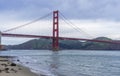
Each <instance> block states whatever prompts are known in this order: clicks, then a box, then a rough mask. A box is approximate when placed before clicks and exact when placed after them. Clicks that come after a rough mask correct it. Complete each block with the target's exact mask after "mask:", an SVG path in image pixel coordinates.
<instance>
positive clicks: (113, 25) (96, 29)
mask: <svg viewBox="0 0 120 76" xmlns="http://www.w3.org/2000/svg"><path fill="white" fill-rule="evenodd" d="M119 9H120V0H0V30H1V31H2V32H3V31H5V30H7V29H9V28H12V27H16V26H19V25H22V24H24V23H27V22H29V21H32V20H34V19H36V18H39V17H41V16H44V15H45V14H48V13H49V12H52V11H54V10H59V11H60V12H61V13H62V14H63V15H64V16H65V17H66V18H67V20H69V21H70V22H72V23H73V24H74V25H75V26H77V27H79V28H80V29H82V30H83V31H84V32H86V33H87V34H89V35H90V36H91V37H92V38H95V37H100V36H105V37H109V38H112V39H119V40H120V30H119V28H120V10H119ZM60 27H61V28H60V32H61V33H60V35H61V36H66V37H71V36H72V37H80V38H90V37H87V36H85V37H84V36H83V34H85V33H84V32H81V33H80V32H78V31H75V30H74V29H72V28H71V27H69V26H68V25H67V24H65V22H64V21H62V20H60ZM75 28H76V27H75ZM61 30H62V31H61ZM8 33H23V34H37V35H52V17H49V18H47V19H44V20H42V21H39V22H36V23H35V24H32V25H29V26H26V27H24V28H20V29H17V30H15V31H10V32H8ZM26 40H28V39H26V38H5V37H2V44H19V43H23V42H25V41H26Z"/></svg>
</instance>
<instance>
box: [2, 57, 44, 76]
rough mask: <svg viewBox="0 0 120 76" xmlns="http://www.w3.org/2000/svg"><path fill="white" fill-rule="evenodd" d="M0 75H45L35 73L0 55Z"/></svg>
mask: <svg viewBox="0 0 120 76" xmlns="http://www.w3.org/2000/svg"><path fill="white" fill-rule="evenodd" d="M0 76H45V75H37V74H35V73H33V72H31V71H30V69H28V68H26V67H23V66H21V65H17V64H15V63H13V62H11V61H9V59H8V57H0Z"/></svg>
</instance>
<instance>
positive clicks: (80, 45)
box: [7, 37, 120, 50]
mask: <svg viewBox="0 0 120 76" xmlns="http://www.w3.org/2000/svg"><path fill="white" fill-rule="evenodd" d="M95 40H108V41H109V40H112V39H109V38H106V37H98V38H95ZM59 47H60V49H81V50H82V49H83V50H119V49H120V44H108V43H100V42H91V41H86V42H80V41H79V40H60V41H59ZM7 49H31V50H32V49H52V40H51V39H33V40H30V41H27V42H25V43H22V44H19V45H12V46H11V45H9V46H7Z"/></svg>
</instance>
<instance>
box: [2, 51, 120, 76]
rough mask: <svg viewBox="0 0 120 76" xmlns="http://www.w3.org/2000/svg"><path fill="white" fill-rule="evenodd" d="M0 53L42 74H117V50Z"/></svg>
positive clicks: (119, 65)
mask: <svg viewBox="0 0 120 76" xmlns="http://www.w3.org/2000/svg"><path fill="white" fill-rule="evenodd" d="M0 56H15V58H13V59H12V60H13V61H14V62H16V63H18V64H22V65H23V66H26V67H28V68H30V69H31V71H33V72H35V73H37V74H44V75H46V76H120V50H113V51H106V50H99V51H96V50H87V51H86V50H61V51H58V52H52V51H50V50H8V51H2V52H0Z"/></svg>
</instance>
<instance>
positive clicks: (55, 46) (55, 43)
mask: <svg viewBox="0 0 120 76" xmlns="http://www.w3.org/2000/svg"><path fill="white" fill-rule="evenodd" d="M49 14H50V13H49ZM49 14H47V15H45V16H43V17H41V18H39V19H36V20H34V21H32V22H29V23H26V24H24V25H20V26H17V27H14V28H10V29H8V30H6V31H3V32H0V49H2V44H1V37H22V38H46V39H52V49H53V50H54V51H57V50H59V40H60V39H61V40H83V41H92V42H102V43H109V44H120V42H116V41H114V40H96V39H87V38H72V37H71V38H70V37H60V36H59V11H58V10H57V11H53V32H52V36H42V35H30V34H13V33H6V32H8V31H12V30H15V29H18V28H21V27H24V26H26V25H29V24H32V23H34V22H36V21H39V20H40V19H43V18H44V17H47V16H49Z"/></svg>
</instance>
